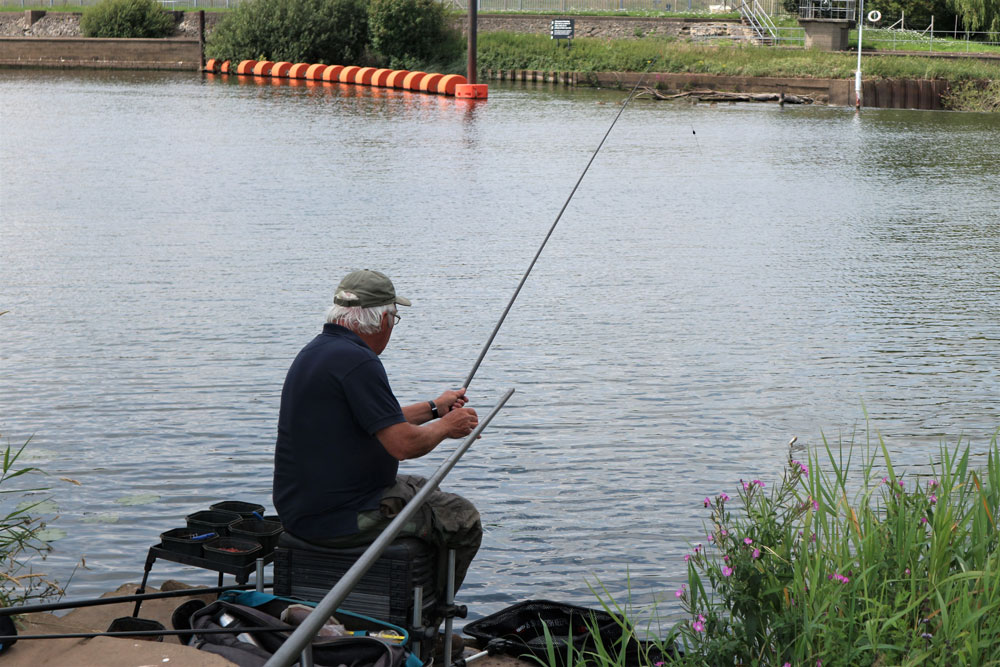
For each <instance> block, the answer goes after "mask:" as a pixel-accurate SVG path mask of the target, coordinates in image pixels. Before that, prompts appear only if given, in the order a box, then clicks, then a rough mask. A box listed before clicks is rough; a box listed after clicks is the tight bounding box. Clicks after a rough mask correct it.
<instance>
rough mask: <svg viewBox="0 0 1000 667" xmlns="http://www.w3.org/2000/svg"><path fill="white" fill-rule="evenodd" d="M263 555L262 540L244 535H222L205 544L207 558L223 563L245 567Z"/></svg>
mask: <svg viewBox="0 0 1000 667" xmlns="http://www.w3.org/2000/svg"><path fill="white" fill-rule="evenodd" d="M263 555H264V554H263V549H261V546H260V542H258V541H257V540H251V539H247V538H244V537H220V538H219V539H217V540H215V541H214V542H212V543H211V544H206V545H205V559H206V560H210V561H213V562H215V563H220V564H222V565H235V566H236V567H244V566H246V565H249V564H250V563H252V562H254V560H256V559H257V557H258V556H263Z"/></svg>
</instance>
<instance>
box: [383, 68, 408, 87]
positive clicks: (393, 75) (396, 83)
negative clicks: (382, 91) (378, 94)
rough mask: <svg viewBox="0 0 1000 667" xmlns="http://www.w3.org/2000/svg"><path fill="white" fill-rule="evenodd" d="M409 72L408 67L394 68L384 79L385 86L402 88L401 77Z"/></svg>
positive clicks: (404, 76)
mask: <svg viewBox="0 0 1000 667" xmlns="http://www.w3.org/2000/svg"><path fill="white" fill-rule="evenodd" d="M409 73H410V70H408V69H394V70H392V71H391V72H389V76H388V77H387V78H386V80H385V86H386V88H402V87H403V79H404V78H406V75H407V74H409Z"/></svg>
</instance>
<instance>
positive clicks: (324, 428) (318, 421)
mask: <svg viewBox="0 0 1000 667" xmlns="http://www.w3.org/2000/svg"><path fill="white" fill-rule="evenodd" d="M397 305H400V306H409V305H410V301H409V300H408V299H405V298H403V297H401V296H397V295H396V290H395V288H394V287H393V284H392V281H391V280H389V278H388V277H387V276H386V275H384V274H382V273H379V272H378V271H370V270H362V271H354V272H353V273H350V274H348V275H347V276H346V277H345V278H344V279H343V280H342V281H341V282H340V285H339V286H338V287H337V291H336V294H335V296H334V299H333V306H332V307H331V308H330V310H329V311H328V313H327V316H326V324H325V325H324V326H323V332H322V333H321V334H319V335H318V336H316V338H314V339H313V340H312V341H311V342H310V343H309V344H308V345H306V346H305V347H304V348H302V350H301V351H300V352H299V354H298V356H297V357H296V358H295V361H293V362H292V365H291V368H289V369H288V375H287V376H286V377H285V385H284V388H283V389H282V391H281V409H280V412H279V415H278V441H277V445H276V447H275V452H274V507H275V509H277V511H278V515H279V516H280V517H281V522H282V523H283V524H284V526H285V529H286V530H287V531H288V532H290V533H292V534H293V535H295V536H296V537H299V538H302V539H304V540H306V541H308V542H312V543H315V544H318V545H322V546H329V547H354V546H360V545H363V544H368V543H370V542H373V541H374V540H375V539H376V538H377V537H378V535H379V533H380V532H381V531H382V530H383V529H384V528H385V527H386V526H387V525H388V524H389V522H390V521H391V520H392V518H393V517H394V516H396V514H398V513H399V512H400V510H401V509H402V508H403V506H404V505H405V504H406V503H407V501H409V500H410V499H412V498H413V497H414V496H415V495H416V493H417V491H418V490H419V489H420V487H421V485H422V484H423V483H424V481H425V480H424V479H423V478H421V477H416V476H413V475H398V476H397V470H398V468H399V462H400V461H403V460H405V459H413V458H417V457H420V456H423V455H424V454H427V453H428V452H430V451H432V450H433V449H434V448H435V447H437V445H438V444H440V443H441V442H442V441H443V440H444V439H446V438H464V437H465V436H467V435H469V434H470V433H471V432H472V430H473V429H474V428H475V427H476V425H477V424H478V423H479V419H478V417H477V415H476V411H475V410H473V409H472V408H470V407H466V403H467V402H468V399H467V398H466V396H465V389H464V388H462V389H458V390H449V391H445V392H444V393H442V394H441V395H440V396H438V397H437V398H435V399H434V400H430V401H421V402H419V403H414V404H412V405H407V406H405V407H400V405H399V402H398V401H397V400H396V397H395V395H393V393H392V389H391V388H390V387H389V380H388V378H387V377H386V373H385V369H384V368H383V367H382V362H381V361H380V360H379V357H378V355H379V354H381V353H382V351H383V350H385V348H386V346H387V345H388V344H389V338H390V337H391V336H392V332H393V328H394V326H395V325H396V324H397V323H398V322H399V315H398V314H397V313H396V307H397ZM401 535H412V536H415V537H419V538H421V539H425V540H427V541H429V542H432V543H434V544H436V545H438V546H439V547H441V548H442V551H443V550H444V549H449V548H451V549H455V552H456V553H455V560H456V572H455V587H456V590H457V588H458V586H460V585H461V583H462V581H463V580H464V579H465V574H466V572H467V571H468V569H469V564H470V563H471V562H472V559H473V558H474V557H475V555H476V552H477V551H478V550H479V543H480V541H481V540H482V525H481V524H480V520H479V512H477V511H476V508H475V507H473V505H472V503H470V502H469V501H467V500H465V499H464V498H462V497H460V496H457V495H454V494H451V493H444V492H442V491H435V492H433V493H432V494H431V495H430V496H429V498H428V500H427V502H426V503H425V505H424V507H423V508H422V509H421V510H420V511H419V512H418V513H417V514H415V515H414V519H413V521H411V522H409V523H407V525H406V526H405V527H404V529H403V532H402V533H401ZM438 581H439V582H443V579H442V578H439V580H438Z"/></svg>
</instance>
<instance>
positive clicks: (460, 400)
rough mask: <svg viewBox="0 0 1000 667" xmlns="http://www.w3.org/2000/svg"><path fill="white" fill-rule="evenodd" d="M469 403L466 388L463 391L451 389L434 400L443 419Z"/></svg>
mask: <svg viewBox="0 0 1000 667" xmlns="http://www.w3.org/2000/svg"><path fill="white" fill-rule="evenodd" d="M468 402H469V397H468V396H466V395H465V387H462V388H461V389H451V390H449V391H446V392H444V393H443V394H441V395H440V396H438V397H437V398H436V399H434V404H435V405H437V409H438V413H440V415H441V416H442V417H443V416H445V415H446V414H448V413H449V412H451V411H452V410H455V409H457V408H461V407H464V406H465V404H466V403H468ZM451 437H455V436H451Z"/></svg>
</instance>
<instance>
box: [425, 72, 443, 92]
mask: <svg viewBox="0 0 1000 667" xmlns="http://www.w3.org/2000/svg"><path fill="white" fill-rule="evenodd" d="M443 78H444V74H428V75H427V76H425V77H424V78H422V79H421V80H420V91H421V92H424V93H436V92H437V85H438V81H440V80H441V79H443Z"/></svg>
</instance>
